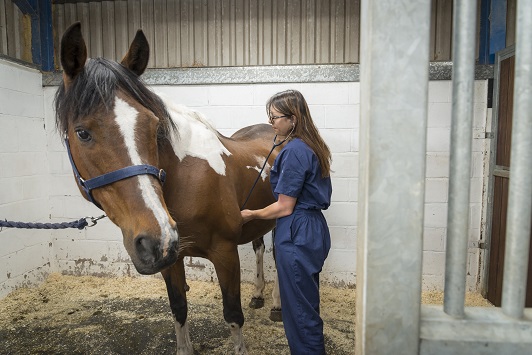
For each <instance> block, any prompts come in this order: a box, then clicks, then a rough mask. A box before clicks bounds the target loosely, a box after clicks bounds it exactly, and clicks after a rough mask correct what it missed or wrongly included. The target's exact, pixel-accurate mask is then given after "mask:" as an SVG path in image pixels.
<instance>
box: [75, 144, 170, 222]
mask: <svg viewBox="0 0 532 355" xmlns="http://www.w3.org/2000/svg"><path fill="white" fill-rule="evenodd" d="M65 144H66V147H67V152H68V159H69V160H70V164H71V165H72V170H73V171H74V175H75V176H76V181H77V183H78V185H79V186H80V187H81V188H82V189H83V191H85V194H86V195H87V197H88V199H89V201H90V202H92V203H93V204H94V205H96V207H98V208H99V209H101V210H102V211H103V208H102V206H100V204H99V203H98V202H96V201H95V200H94V198H93V197H92V193H91V191H92V190H94V189H97V188H98V187H102V186H105V185H109V184H112V183H113V182H117V181H120V180H124V179H127V178H130V177H132V176H137V175H144V174H148V175H153V176H155V177H156V178H157V179H158V180H159V181H160V182H161V184H164V181H165V180H166V172H165V171H164V170H163V169H158V168H156V167H155V166H153V165H147V164H142V165H132V166H128V167H125V168H122V169H118V170H115V171H111V172H110V173H105V174H103V175H100V176H97V177H95V178H92V179H89V180H84V179H83V178H82V177H81V175H80V174H79V171H78V169H77V168H76V164H74V159H73V158H72V153H71V152H70V144H69V142H68V137H65Z"/></svg>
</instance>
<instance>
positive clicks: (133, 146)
mask: <svg viewBox="0 0 532 355" xmlns="http://www.w3.org/2000/svg"><path fill="white" fill-rule="evenodd" d="M137 116H138V111H137V110H135V108H134V107H132V106H130V105H129V104H128V103H127V102H125V101H124V100H122V99H120V98H118V97H117V98H116V100H115V117H116V123H117V124H118V127H119V128H120V133H122V136H123V137H124V143H125V145H126V148H127V151H128V154H129V157H130V159H131V163H132V164H133V165H141V164H144V163H143V162H142V160H141V158H140V155H139V152H138V149H137V143H136V140H135V127H136V125H137ZM137 178H138V182H139V184H138V186H139V189H140V191H141V192H142V198H143V199H144V202H145V203H146V206H147V207H148V208H149V209H151V210H152V212H153V215H154V216H155V218H156V219H157V222H158V223H159V227H160V228H161V246H162V248H163V255H166V252H167V250H168V244H169V242H171V241H174V240H177V238H178V236H177V232H176V231H175V230H174V229H173V228H172V227H171V226H170V224H169V223H168V216H167V214H166V211H165V209H164V208H163V206H162V204H161V201H160V200H159V197H158V196H157V194H156V193H155V189H154V188H153V186H152V184H151V181H150V178H149V177H148V175H138V176H137Z"/></svg>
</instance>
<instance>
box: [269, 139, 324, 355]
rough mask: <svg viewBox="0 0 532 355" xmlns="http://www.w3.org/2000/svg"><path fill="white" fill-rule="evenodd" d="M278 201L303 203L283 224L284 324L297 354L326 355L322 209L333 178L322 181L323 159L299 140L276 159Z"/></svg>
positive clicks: (279, 237) (278, 236) (279, 251)
mask: <svg viewBox="0 0 532 355" xmlns="http://www.w3.org/2000/svg"><path fill="white" fill-rule="evenodd" d="M270 182H271V185H272V190H273V193H274V195H275V198H278V196H279V194H283V195H287V196H291V197H295V198H297V202H296V205H295V208H294V212H293V213H292V214H291V215H289V216H286V217H282V218H279V219H277V227H276V233H275V248H276V249H275V253H276V265H277V271H278V277H279V290H280V292H281V306H282V314H283V323H284V328H285V333H286V337H287V339H288V344H289V345H290V352H291V353H292V354H313V355H316V354H325V346H324V341H323V321H322V319H321V317H320V307H319V303H320V294H319V273H320V272H321V269H322V267H323V263H324V262H325V258H327V254H328V253H329V249H330V247H331V237H330V234H329V228H328V227H327V222H326V221H325V217H324V216H323V214H322V212H321V210H325V209H327V208H328V207H329V205H330V203H331V193H332V185H331V179H330V177H326V178H322V177H321V168H320V164H319V161H318V157H317V156H316V154H314V152H313V151H312V149H310V147H309V146H308V145H307V144H305V143H304V142H303V141H302V140H300V139H297V138H296V139H293V140H292V141H290V142H288V144H287V145H286V146H285V147H284V148H283V150H282V151H281V152H280V153H279V155H278V156H277V158H276V159H275V163H274V166H273V168H272V170H271V173H270Z"/></svg>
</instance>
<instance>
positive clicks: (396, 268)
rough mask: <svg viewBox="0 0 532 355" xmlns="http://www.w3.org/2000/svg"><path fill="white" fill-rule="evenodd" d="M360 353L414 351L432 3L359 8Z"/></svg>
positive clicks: (367, 1)
mask: <svg viewBox="0 0 532 355" xmlns="http://www.w3.org/2000/svg"><path fill="white" fill-rule="evenodd" d="M361 5H362V6H361V21H362V22H361V43H362V46H361V51H360V52H361V54H362V56H361V64H360V68H361V78H360V84H361V90H360V91H361V105H360V110H361V113H360V117H361V123H360V152H359V157H360V179H359V207H358V211H359V213H358V246H357V249H358V253H357V290H358V291H357V329H356V339H357V341H356V351H355V353H356V354H360V355H363V354H376V355H378V354H408V355H410V354H417V353H418V349H419V315H420V301H421V258H422V236H423V212H424V192H425V152H426V126H427V123H426V120H427V97H428V68H429V34H430V26H429V24H430V1H424V0H412V1H408V2H399V1H396V0H379V1H372V0H363V1H362V4H361Z"/></svg>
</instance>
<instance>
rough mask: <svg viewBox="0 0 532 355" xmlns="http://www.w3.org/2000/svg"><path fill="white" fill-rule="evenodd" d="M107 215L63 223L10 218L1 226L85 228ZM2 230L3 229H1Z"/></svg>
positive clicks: (2, 222)
mask: <svg viewBox="0 0 532 355" xmlns="http://www.w3.org/2000/svg"><path fill="white" fill-rule="evenodd" d="M105 217H107V216H106V215H102V216H99V217H83V218H81V219H79V220H77V221H74V222H62V223H26V222H13V221H8V220H3V221H2V220H0V228H3V227H6V228H24V229H66V228H77V229H80V230H81V229H83V228H85V227H92V226H95V225H96V224H97V223H98V220H100V219H102V218H105ZM89 222H90V224H89ZM0 231H1V229H0Z"/></svg>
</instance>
